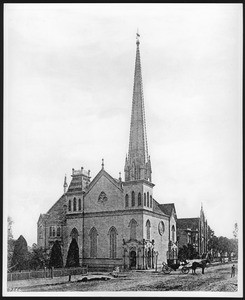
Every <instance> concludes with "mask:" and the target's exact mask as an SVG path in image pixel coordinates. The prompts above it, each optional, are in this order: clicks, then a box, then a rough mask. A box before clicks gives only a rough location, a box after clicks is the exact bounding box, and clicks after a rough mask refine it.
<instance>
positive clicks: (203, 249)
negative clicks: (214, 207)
mask: <svg viewBox="0 0 245 300" xmlns="http://www.w3.org/2000/svg"><path fill="white" fill-rule="evenodd" d="M177 240H178V247H179V248H180V247H183V246H184V245H187V244H191V245H192V246H193V247H194V249H195V250H196V252H198V254H199V255H200V256H202V255H203V254H206V253H207V252H208V249H207V244H208V223H207V220H206V218H205V214H204V211H203V207H201V210H200V217H198V218H181V219H177Z"/></svg>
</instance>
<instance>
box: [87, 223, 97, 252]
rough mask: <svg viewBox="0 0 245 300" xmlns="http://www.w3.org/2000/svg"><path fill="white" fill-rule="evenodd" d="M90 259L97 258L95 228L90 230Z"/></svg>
mask: <svg viewBox="0 0 245 300" xmlns="http://www.w3.org/2000/svg"><path fill="white" fill-rule="evenodd" d="M89 235H90V257H97V237H98V233H97V230H96V228H95V227H93V228H91V230H90V233H89Z"/></svg>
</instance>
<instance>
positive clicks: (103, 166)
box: [101, 158, 104, 169]
mask: <svg viewBox="0 0 245 300" xmlns="http://www.w3.org/2000/svg"><path fill="white" fill-rule="evenodd" d="M101 166H102V169H104V158H102V164H101Z"/></svg>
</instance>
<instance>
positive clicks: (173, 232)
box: [171, 225, 175, 242]
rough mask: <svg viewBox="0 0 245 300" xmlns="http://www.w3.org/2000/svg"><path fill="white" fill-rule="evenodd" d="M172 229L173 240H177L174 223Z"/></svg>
mask: <svg viewBox="0 0 245 300" xmlns="http://www.w3.org/2000/svg"><path fill="white" fill-rule="evenodd" d="M171 231H172V242H174V241H175V227H174V225H173V226H172V229H171Z"/></svg>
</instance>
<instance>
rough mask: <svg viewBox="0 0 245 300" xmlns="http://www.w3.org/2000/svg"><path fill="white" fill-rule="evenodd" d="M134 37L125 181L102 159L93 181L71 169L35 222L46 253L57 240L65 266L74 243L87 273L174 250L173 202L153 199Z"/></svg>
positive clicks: (157, 258)
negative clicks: (61, 189) (57, 194)
mask: <svg viewBox="0 0 245 300" xmlns="http://www.w3.org/2000/svg"><path fill="white" fill-rule="evenodd" d="M139 46H140V41H139V36H138V35H137V41H136V60H135V72H134V86H133V99H132V111H131V124H130V136H129V149H128V154H127V156H126V159H125V166H124V180H123V179H122V178H121V174H120V173H119V178H114V177H112V176H111V175H110V174H109V173H108V172H107V171H106V170H105V166H104V161H103V160H102V165H101V170H100V171H99V173H98V174H97V175H96V176H95V177H94V178H93V179H92V178H91V176H90V171H89V170H88V171H87V170H85V169H83V168H81V169H79V170H77V169H76V170H75V169H72V174H71V182H70V184H69V186H68V184H67V179H66V178H65V181H64V193H63V195H62V196H61V197H60V199H59V200H58V201H57V202H56V203H54V205H53V206H52V207H51V208H50V209H49V210H48V212H47V213H46V214H41V215H40V217H39V219H38V223H37V243H38V246H42V247H43V248H45V249H51V247H52V245H53V244H54V242H55V241H56V240H57V241H59V243H60V245H61V249H62V255H63V261H64V265H66V263H67V261H68V260H67V256H68V252H69V248H70V245H71V242H73V244H74V243H76V244H77V251H78V256H79V265H87V266H88V267H89V269H90V270H96V269H111V268H113V267H115V266H120V267H121V268H122V269H149V268H155V267H156V262H157V264H158V265H159V266H160V265H161V264H162V262H163V261H164V262H167V259H168V258H169V257H170V256H171V255H172V254H171V253H173V251H176V248H177V246H176V244H177V237H176V236H177V235H176V230H177V228H176V222H177V214H176V211H175V206H174V204H173V203H169V204H159V203H158V202H157V200H156V199H155V198H154V193H153V191H154V183H153V182H152V171H153V170H152V167H151V160H150V156H149V153H148V145H147V136H146V122H145V111H144V98H143V85H142V74H141V60H140V47H139ZM175 254H176V255H177V253H175Z"/></svg>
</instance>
